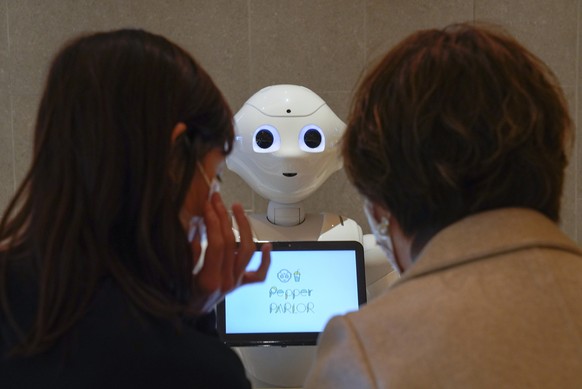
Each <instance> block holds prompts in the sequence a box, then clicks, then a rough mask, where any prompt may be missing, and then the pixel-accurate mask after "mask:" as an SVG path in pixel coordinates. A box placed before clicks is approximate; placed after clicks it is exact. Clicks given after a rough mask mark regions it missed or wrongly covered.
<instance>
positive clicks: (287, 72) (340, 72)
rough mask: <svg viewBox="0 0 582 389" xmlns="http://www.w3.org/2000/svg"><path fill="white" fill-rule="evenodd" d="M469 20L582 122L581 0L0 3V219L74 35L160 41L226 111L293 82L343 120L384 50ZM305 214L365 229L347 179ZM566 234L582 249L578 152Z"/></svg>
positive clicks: (226, 188) (236, 185)
mask: <svg viewBox="0 0 582 389" xmlns="http://www.w3.org/2000/svg"><path fill="white" fill-rule="evenodd" d="M472 20H479V21H486V22H494V23H497V24H501V25H502V26H504V27H506V28H507V29H508V30H509V31H510V32H511V33H512V34H513V35H514V36H516V37H517V38H518V39H519V40H521V41H522V43H524V44H525V45H526V46H527V47H529V48H530V49H531V50H532V51H533V52H534V53H536V54H537V55H538V56H540V57H541V58H542V59H543V60H544V61H546V62H547V63H548V64H549V65H550V66H551V67H552V69H553V70H554V71H555V73H556V74H557V76H558V78H559V80H560V82H561V84H562V87H563V88H564V90H565V93H566V95H567V98H568V102H569V104H570V111H571V114H572V116H573V118H574V120H575V121H576V122H577V123H578V125H579V124H580V121H581V120H582V0H0V210H3V209H4V208H5V207H6V205H7V204H8V201H9V198H10V197H11V196H12V194H13V193H14V191H15V189H16V188H17V186H18V185H19V183H20V182H21V180H22V178H23V176H24V174H25V173H26V170H27V168H28V166H29V163H30V159H31V146H32V127H33V125H34V119H35V115H36V109H37V104H38V101H39V97H40V96H39V94H40V93H41V90H42V87H43V82H44V77H45V75H46V71H47V68H48V65H49V62H50V60H51V58H52V56H53V55H54V53H55V52H56V50H58V48H59V47H60V46H61V45H62V44H63V43H64V42H65V41H66V40H67V39H69V38H71V37H73V36H75V35H77V34H79V33H82V32H87V31H96V30H109V29H116V28H121V27H139V28H144V29H147V30H150V31H152V32H155V33H159V34H163V35H165V36H166V37H168V38H169V39H171V40H173V41H175V42H177V43H178V44H180V45H181V46H183V47H184V48H185V49H186V50H188V51H189V52H191V53H192V54H193V55H194V57H195V58H196V59H197V60H198V61H199V62H200V63H201V64H202V65H203V66H204V67H205V68H206V69H207V70H208V71H209V73H210V74H211V76H212V77H213V79H214V80H215V82H216V83H217V84H218V86H219V87H220V88H221V89H222V91H223V92H224V94H225V96H226V98H227V100H228V101H229V103H230V104H231V106H232V109H233V111H234V112H236V111H237V110H238V109H239V108H240V107H241V105H242V104H243V103H244V102H245V101H246V100H247V99H248V98H249V97H250V96H251V95H252V94H254V93H255V92H256V91H258V90H259V89H261V88H263V87H265V86H268V85H272V84H281V83H290V84H299V85H303V86H306V87H308V88H310V89H312V90H313V91H314V92H316V93H317V94H319V95H320V96H321V97H322V98H323V99H324V100H326V102H327V103H328V105H329V106H330V107H331V108H332V109H333V110H334V111H335V112H336V113H337V114H338V116H339V117H340V118H342V120H344V121H345V120H346V116H347V112H348V109H349V104H350V97H351V95H352V93H353V91H354V88H355V87H356V85H357V82H358V80H359V79H360V76H361V75H362V72H363V71H364V70H365V69H366V67H367V66H368V65H369V64H370V63H373V62H374V61H375V60H376V59H377V58H378V57H379V56H381V55H382V54H383V53H385V52H386V50H387V49H388V48H390V47H391V46H392V45H394V44H395V43H396V42H398V41H399V40H400V39H402V38H404V37H405V36H406V35H408V34H409V33H411V32H413V31H414V30H416V29H420V28H432V27H443V26H445V25H447V24H449V23H452V22H460V21H472ZM577 144H578V145H579V144H580V141H579V140H578V141H577ZM224 178H225V180H224V181H225V183H224V184H223V193H224V197H225V200H226V201H227V202H229V203H230V202H232V201H234V200H235V199H236V200H238V201H240V202H242V203H243V204H244V206H245V207H246V208H247V209H248V210H249V211H254V212H264V211H265V210H266V204H267V201H266V200H265V199H263V198H261V197H259V196H258V195H256V194H254V193H253V191H252V189H250V188H249V187H248V186H247V185H246V184H245V183H244V182H243V181H242V180H241V179H240V178H238V176H236V175H235V174H234V173H227V174H226V175H225V177H224ZM306 211H307V212H320V211H329V212H334V213H340V214H342V215H344V216H347V217H351V218H353V219H355V220H356V221H357V222H358V223H360V225H361V226H362V227H363V229H364V232H368V231H369V229H368V226H367V224H366V220H365V217H364V215H363V213H362V210H361V201H360V198H359V195H358V194H357V193H356V192H355V190H354V189H353V188H352V187H351V186H350V184H349V183H348V182H347V180H346V178H345V175H344V173H343V171H340V172H338V173H335V174H334V175H333V176H332V177H331V178H330V179H329V180H328V181H327V182H326V183H325V185H324V186H323V187H321V188H320V189H319V190H318V191H317V192H316V193H315V194H314V195H312V196H311V197H310V198H309V199H308V200H307V201H306ZM562 227H563V229H564V230H565V231H566V232H567V233H568V234H569V235H570V236H571V237H572V238H573V239H575V240H577V242H578V243H579V244H582V151H581V150H580V147H579V146H575V147H574V149H573V150H572V157H571V163H570V166H569V169H568V175H567V182H566V188H565V195H564V199H563V212H562Z"/></svg>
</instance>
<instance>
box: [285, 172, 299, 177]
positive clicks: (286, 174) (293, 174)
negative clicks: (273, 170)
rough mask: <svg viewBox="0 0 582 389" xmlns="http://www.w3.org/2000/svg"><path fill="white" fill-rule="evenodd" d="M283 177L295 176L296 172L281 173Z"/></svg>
mask: <svg viewBox="0 0 582 389" xmlns="http://www.w3.org/2000/svg"><path fill="white" fill-rule="evenodd" d="M283 175H284V176H285V177H295V176H296V175H297V173H283Z"/></svg>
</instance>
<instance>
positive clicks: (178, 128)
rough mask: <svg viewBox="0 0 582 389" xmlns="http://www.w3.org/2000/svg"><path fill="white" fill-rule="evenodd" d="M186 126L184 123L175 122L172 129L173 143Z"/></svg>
mask: <svg viewBox="0 0 582 389" xmlns="http://www.w3.org/2000/svg"><path fill="white" fill-rule="evenodd" d="M187 128H188V127H186V125H185V124H184V123H182V122H179V123H178V124H176V126H175V127H174V129H173V130H172V143H174V142H175V141H176V139H178V137H179V136H180V135H182V134H183V133H184V131H186V129H187Z"/></svg>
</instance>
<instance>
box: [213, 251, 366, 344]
mask: <svg viewBox="0 0 582 389" xmlns="http://www.w3.org/2000/svg"><path fill="white" fill-rule="evenodd" d="M258 250H259V248H258ZM260 260H261V252H260V251H257V252H255V255H254V256H253V257H252V259H251V261H250V263H249V265H248V267H247V269H248V270H255V269H256V268H257V267H258V266H259V263H260ZM365 295H366V292H365V280H364V258H363V248H362V245H361V244H360V243H358V242H352V241H333V242H330V241H322V242H319V241H310V242H273V251H272V253H271V267H270V269H269V273H268V275H267V278H266V280H265V281H264V282H262V283H259V284H251V285H245V286H242V287H240V288H238V289H237V290H235V291H234V292H232V293H230V294H229V295H227V296H226V298H225V300H224V301H223V303H221V304H220V305H219V307H218V315H217V316H218V329H219V333H220V334H221V337H222V338H223V340H224V341H225V342H226V343H227V344H230V345H233V346H245V345H261V344H263V345H269V344H270V345H298V344H315V342H316V340H317V336H318V335H319V333H320V332H321V331H322V330H323V328H324V327H325V325H326V324H327V322H328V321H329V319H330V318H331V317H333V316H336V315H341V314H345V313H347V312H351V311H356V310H358V308H359V306H360V305H361V304H363V303H364V302H365V298H366V297H365Z"/></svg>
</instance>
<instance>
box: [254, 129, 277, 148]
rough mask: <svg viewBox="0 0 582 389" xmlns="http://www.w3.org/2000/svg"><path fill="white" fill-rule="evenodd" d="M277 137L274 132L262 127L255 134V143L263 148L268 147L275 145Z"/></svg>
mask: <svg viewBox="0 0 582 389" xmlns="http://www.w3.org/2000/svg"><path fill="white" fill-rule="evenodd" d="M274 140H275V137H274V136H273V133H272V132H271V131H269V130H267V129H265V128H262V129H260V130H259V131H258V132H257V134H256V135H255V143H256V144H257V146H259V147H260V148H261V149H268V148H269V147H271V146H272V145H273V141H274Z"/></svg>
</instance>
